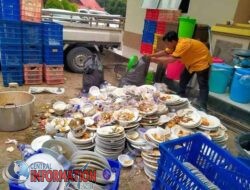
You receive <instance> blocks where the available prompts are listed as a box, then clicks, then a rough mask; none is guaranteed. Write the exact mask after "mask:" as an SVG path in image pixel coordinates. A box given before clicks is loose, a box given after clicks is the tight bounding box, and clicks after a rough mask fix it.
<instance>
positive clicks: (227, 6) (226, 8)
mask: <svg viewBox="0 0 250 190" xmlns="http://www.w3.org/2000/svg"><path fill="white" fill-rule="evenodd" d="M238 1H239V0H190V5H189V10H188V15H189V16H190V17H194V18H196V19H197V21H198V22H199V23H201V24H208V25H211V26H212V25H215V24H217V23H220V24H225V23H226V22H227V21H230V20H233V19H234V14H235V11H236V8H237V5H238Z"/></svg>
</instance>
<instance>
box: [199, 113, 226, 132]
mask: <svg viewBox="0 0 250 190" xmlns="http://www.w3.org/2000/svg"><path fill="white" fill-rule="evenodd" d="M204 118H205V119H207V121H208V123H209V125H208V126H204V125H201V127H202V128H203V129H204V130H205V129H207V130H213V129H216V128H219V127H220V125H221V122H220V120H219V119H218V118H217V117H214V116H212V115H207V116H206V117H204Z"/></svg>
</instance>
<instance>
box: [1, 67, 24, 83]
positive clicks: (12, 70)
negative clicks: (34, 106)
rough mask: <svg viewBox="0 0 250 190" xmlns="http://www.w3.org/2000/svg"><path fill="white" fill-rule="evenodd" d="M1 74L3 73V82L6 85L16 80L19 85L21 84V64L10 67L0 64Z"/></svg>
mask: <svg viewBox="0 0 250 190" xmlns="http://www.w3.org/2000/svg"><path fill="white" fill-rule="evenodd" d="M2 74H3V84H4V86H6V87H7V86H8V85H9V83H10V82H16V83H18V84H19V85H20V86H21V85H23V82H24V80H23V66H19V67H10V66H3V65H2Z"/></svg>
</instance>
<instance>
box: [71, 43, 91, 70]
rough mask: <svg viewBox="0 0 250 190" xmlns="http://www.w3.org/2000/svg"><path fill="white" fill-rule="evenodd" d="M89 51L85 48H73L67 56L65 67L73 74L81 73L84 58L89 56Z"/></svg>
mask: <svg viewBox="0 0 250 190" xmlns="http://www.w3.org/2000/svg"><path fill="white" fill-rule="evenodd" d="M91 54H92V53H91V51H90V50H88V49H87V48H85V47H75V48H73V49H72V50H70V51H69V52H68V54H67V57H66V59H67V67H68V68H69V70H71V71H72V72H74V73H82V72H83V66H84V62H85V60H86V58H87V57H88V56H89V55H91Z"/></svg>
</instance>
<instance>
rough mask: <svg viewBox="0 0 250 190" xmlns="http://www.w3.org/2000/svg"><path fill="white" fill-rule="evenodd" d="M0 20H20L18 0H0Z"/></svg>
mask: <svg viewBox="0 0 250 190" xmlns="http://www.w3.org/2000/svg"><path fill="white" fill-rule="evenodd" d="M0 20H12V21H20V1H19V0H0Z"/></svg>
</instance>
